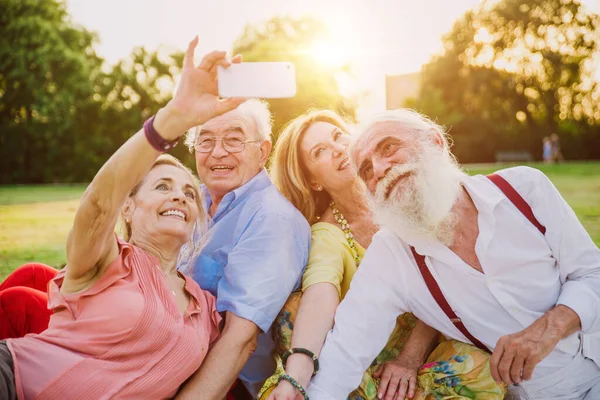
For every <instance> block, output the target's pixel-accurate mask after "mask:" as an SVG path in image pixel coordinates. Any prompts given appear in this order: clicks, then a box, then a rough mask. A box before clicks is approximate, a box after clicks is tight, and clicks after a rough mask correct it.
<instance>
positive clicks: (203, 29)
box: [66, 0, 600, 114]
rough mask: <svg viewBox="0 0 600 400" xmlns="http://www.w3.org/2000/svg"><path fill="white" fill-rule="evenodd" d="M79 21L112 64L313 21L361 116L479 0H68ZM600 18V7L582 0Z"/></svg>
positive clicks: (224, 44) (378, 106)
mask: <svg viewBox="0 0 600 400" xmlns="http://www.w3.org/2000/svg"><path fill="white" fill-rule="evenodd" d="M66 1H67V5H68V10H69V12H70V14H71V15H72V16H73V19H74V21H75V22H77V23H80V24H82V25H83V26H85V27H86V28H87V29H89V30H92V31H95V32H97V33H98V34H99V36H100V45H99V46H98V47H97V49H98V52H99V54H100V55H101V56H103V57H105V58H106V59H107V60H108V61H109V62H111V63H113V62H115V61H117V60H118V59H120V58H123V57H126V56H127V55H128V54H130V52H131V50H132V49H133V48H134V47H135V46H144V47H147V48H149V49H155V48H157V47H158V46H159V45H161V44H164V45H167V46H172V47H175V48H179V49H182V50H183V49H185V47H186V45H187V43H188V41H189V40H191V39H192V38H193V37H194V35H196V34H198V35H199V37H200V45H199V47H198V49H197V53H200V54H202V53H206V52H208V51H210V50H213V49H224V50H230V49H231V45H232V43H233V41H234V40H235V39H236V38H237V37H239V36H240V35H241V34H242V32H243V29H244V27H245V26H246V25H247V24H248V23H260V22H264V21H266V20H268V19H269V18H271V17H272V16H275V15H292V16H302V15H306V14H311V15H314V16H316V17H317V18H319V19H321V20H323V21H324V22H325V23H327V24H328V25H329V27H330V28H331V29H332V31H333V34H334V39H333V40H334V42H336V43H342V44H346V46H348V44H350V47H345V48H342V50H341V51H340V52H341V53H347V54H348V55H347V57H349V58H350V60H351V61H352V62H353V64H354V66H355V67H356V71H357V73H358V76H359V79H358V82H357V83H356V84H357V86H358V87H360V88H362V89H366V90H368V91H369V92H370V93H371V95H370V96H369V97H368V98H367V99H365V101H364V102H363V103H362V104H361V114H362V113H363V112H370V111H374V110H383V109H384V107H385V88H384V79H385V74H397V73H407V72H415V71H418V70H419V69H420V67H421V65H423V64H424V63H426V62H427V61H428V60H429V59H430V58H431V56H432V55H434V54H435V53H437V52H439V51H440V50H441V49H442V42H441V38H442V35H444V34H445V33H446V32H448V31H449V30H450V29H451V27H452V25H453V23H454V21H455V20H456V19H457V18H458V17H460V16H461V15H462V14H463V13H464V12H465V11H467V10H468V9H470V8H473V7H474V6H476V5H477V4H479V3H480V2H481V1H480V0H418V1H415V0H350V1H348V0H301V1H300V0H296V1H293V0H216V1H207V0H103V1H90V0H66ZM582 2H583V3H585V4H586V5H587V6H588V7H590V8H591V9H592V10H594V11H595V12H600V0H582Z"/></svg>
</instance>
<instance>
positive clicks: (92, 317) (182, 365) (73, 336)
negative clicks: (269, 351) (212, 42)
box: [0, 38, 242, 399]
mask: <svg viewBox="0 0 600 400" xmlns="http://www.w3.org/2000/svg"><path fill="white" fill-rule="evenodd" d="M196 44H197V38H196V39H194V40H193V41H192V42H191V43H190V45H189V48H188V50H187V53H186V59H185V64H184V67H183V75H182V79H181V83H180V86H179V88H178V90H177V93H176V94H175V96H174V98H173V99H172V100H171V101H170V102H169V104H168V105H167V106H166V107H165V108H163V109H161V110H160V111H159V112H158V113H157V114H156V115H155V117H153V118H151V119H149V120H148V121H147V122H146V124H145V125H144V129H141V130H140V131H139V132H137V133H136V134H135V135H133V136H132V137H131V138H130V139H129V140H128V141H127V142H126V143H125V144H124V145H123V146H121V148H119V149H118V150H117V152H116V153H115V154H114V155H113V156H112V157H111V158H110V159H109V160H108V161H107V162H106V164H105V165H104V166H103V167H102V169H101V170H100V171H99V172H98V174H97V175H96V177H95V178H94V180H93V181H92V183H91V184H90V185H89V187H88V188H87V190H86V192H85V193H84V195H83V198H82V200H81V204H80V206H79V209H78V210H77V213H76V215H75V220H74V224H73V228H72V230H71V233H70V235H69V238H68V240H67V266H66V267H65V269H64V270H63V271H61V272H60V273H58V275H57V276H56V277H55V278H54V279H53V280H52V281H50V284H49V288H48V301H49V306H50V308H52V309H53V311H54V313H53V314H52V316H51V317H50V324H49V327H48V329H47V330H45V331H43V332H42V333H41V334H30V335H27V336H25V337H23V338H16V339H8V340H6V341H1V342H0V398H2V399H14V398H19V399H33V398H36V399H56V398H66V399H101V398H130V399H132V398H137V399H149V398H152V399H159V398H169V397H173V396H174V395H175V394H176V393H177V390H178V388H179V386H180V385H181V384H182V383H183V382H184V381H185V380H186V379H187V378H188V377H189V376H191V375H192V374H193V373H194V372H195V371H196V369H198V367H199V366H200V364H201V363H202V361H203V359H204V357H205V355H206V353H207V350H208V348H209V346H210V345H211V343H212V342H213V341H214V340H215V339H216V337H217V336H218V333H219V331H218V326H217V325H218V323H219V319H220V317H219V315H218V314H217V312H216V309H215V300H214V298H213V297H212V296H211V295H210V294H209V293H207V292H204V291H202V290H201V289H200V287H199V286H198V285H197V284H196V283H195V282H194V281H193V280H191V279H189V278H187V277H185V276H183V275H181V274H180V273H178V272H177V270H176V264H177V259H178V257H180V250H181V248H182V246H183V245H184V244H185V243H187V242H189V241H190V238H191V235H192V231H193V230H194V227H195V226H196V225H197V223H198V221H200V219H201V218H202V217H203V216H204V210H203V209H202V206H201V202H200V198H199V193H198V185H197V183H196V182H195V180H194V177H193V175H192V174H191V172H190V171H189V170H188V169H186V168H185V167H184V166H183V165H182V164H181V163H180V162H179V161H177V160H176V159H174V158H173V157H170V156H165V155H162V156H161V152H163V151H165V150H167V149H168V148H170V147H171V146H172V145H174V143H175V142H176V140H177V139H178V138H179V137H181V136H182V135H183V134H184V133H185V132H186V130H188V129H190V128H191V127H193V126H196V125H200V124H202V123H204V122H205V121H207V120H209V119H211V118H213V117H215V116H217V115H219V114H222V113H224V112H226V111H229V110H231V109H234V108H235V107H237V106H238V105H239V104H240V103H241V102H242V100H240V99H228V100H226V101H220V100H219V99H218V97H217V95H216V89H217V82H216V67H217V66H218V65H222V66H224V67H227V66H229V64H230V62H229V61H227V59H226V58H225V53H224V52H213V53H210V54H208V55H207V56H206V57H204V59H203V60H202V62H201V64H200V65H199V66H198V67H196V66H194V64H193V55H194V48H195V47H196ZM235 61H238V60H235ZM120 216H122V217H123V218H124V220H125V222H126V226H127V234H126V239H127V240H121V239H119V238H117V237H116V236H115V234H114V229H115V224H116V223H117V220H118V218H119V217H120ZM190 251H191V252H193V251H194V249H193V248H192V249H190ZM188 255H190V254H188ZM184 256H185V255H184Z"/></svg>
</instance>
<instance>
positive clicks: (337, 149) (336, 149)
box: [333, 143, 348, 157]
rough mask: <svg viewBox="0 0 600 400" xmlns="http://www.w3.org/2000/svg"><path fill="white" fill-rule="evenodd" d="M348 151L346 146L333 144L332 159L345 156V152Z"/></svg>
mask: <svg viewBox="0 0 600 400" xmlns="http://www.w3.org/2000/svg"><path fill="white" fill-rule="evenodd" d="M347 149H348V146H346V145H343V144H341V143H334V144H333V155H334V157H339V156H341V155H346V150H347Z"/></svg>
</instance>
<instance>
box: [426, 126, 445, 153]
mask: <svg viewBox="0 0 600 400" xmlns="http://www.w3.org/2000/svg"><path fill="white" fill-rule="evenodd" d="M429 138H430V140H431V141H432V142H433V143H434V144H435V145H436V146H438V147H439V148H441V149H444V148H445V147H446V140H445V139H444V136H443V135H442V134H441V133H440V132H438V131H437V130H434V129H432V130H431V131H430V135H429Z"/></svg>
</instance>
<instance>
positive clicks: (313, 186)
mask: <svg viewBox="0 0 600 400" xmlns="http://www.w3.org/2000/svg"><path fill="white" fill-rule="evenodd" d="M310 188H311V189H312V190H314V191H315V192H320V191H321V190H323V186H321V185H319V184H318V183H317V182H310Z"/></svg>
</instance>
